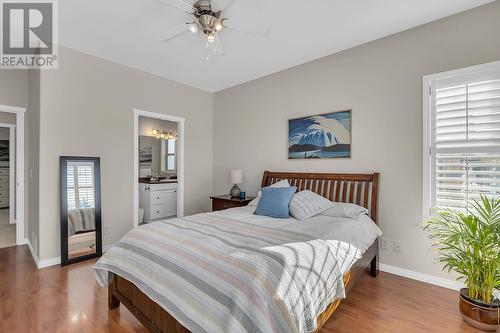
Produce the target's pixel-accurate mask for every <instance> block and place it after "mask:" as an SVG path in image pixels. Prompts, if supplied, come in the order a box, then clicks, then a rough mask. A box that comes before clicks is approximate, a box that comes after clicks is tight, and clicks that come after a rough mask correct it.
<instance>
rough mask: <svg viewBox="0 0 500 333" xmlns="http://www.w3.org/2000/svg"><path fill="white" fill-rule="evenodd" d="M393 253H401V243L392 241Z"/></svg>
mask: <svg viewBox="0 0 500 333" xmlns="http://www.w3.org/2000/svg"><path fill="white" fill-rule="evenodd" d="M394 252H398V253H402V252H403V242H401V241H397V240H395V241H394Z"/></svg>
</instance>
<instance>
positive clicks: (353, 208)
mask: <svg viewBox="0 0 500 333" xmlns="http://www.w3.org/2000/svg"><path fill="white" fill-rule="evenodd" d="M361 214H368V209H366V208H365V207H361V206H358V205H356V204H353V203H347V202H334V203H333V205H332V206H331V207H330V208H328V209H327V210H325V211H324V212H322V213H321V215H327V216H333V217H344V218H350V219H353V220H357V219H358V217H359V215H361Z"/></svg>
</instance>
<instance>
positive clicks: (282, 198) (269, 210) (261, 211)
mask: <svg viewBox="0 0 500 333" xmlns="http://www.w3.org/2000/svg"><path fill="white" fill-rule="evenodd" d="M296 191H297V188H296V187H295V186H289V187H281V188H273V187H264V188H263V189H262V195H261V197H260V200H259V203H258V204H257V209H256V210H255V215H263V216H269V217H274V218H278V219H287V218H288V217H289V213H288V211H289V206H290V201H292V197H293V194H294V193H295V192H296Z"/></svg>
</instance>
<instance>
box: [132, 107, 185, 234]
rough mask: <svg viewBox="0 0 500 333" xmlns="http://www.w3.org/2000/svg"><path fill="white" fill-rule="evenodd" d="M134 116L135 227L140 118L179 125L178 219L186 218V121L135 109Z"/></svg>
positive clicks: (136, 217) (137, 210)
mask: <svg viewBox="0 0 500 333" xmlns="http://www.w3.org/2000/svg"><path fill="white" fill-rule="evenodd" d="M132 111H133V115H134V158H133V161H134V177H133V182H134V183H133V189H134V207H133V214H134V215H133V227H134V228H137V227H138V226H139V117H147V118H153V119H160V120H167V121H171V122H176V123H177V132H178V138H179V142H178V146H177V155H176V160H177V217H183V216H184V137H185V135H184V134H185V130H184V129H185V122H186V119H185V118H182V117H177V116H171V115H167V114H163V113H156V112H150V111H144V110H139V109H133V110H132Z"/></svg>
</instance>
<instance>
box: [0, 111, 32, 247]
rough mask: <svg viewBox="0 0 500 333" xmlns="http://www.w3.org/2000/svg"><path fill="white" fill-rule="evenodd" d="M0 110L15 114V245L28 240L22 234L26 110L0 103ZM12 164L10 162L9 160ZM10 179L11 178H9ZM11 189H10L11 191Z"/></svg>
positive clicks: (23, 221)
mask: <svg viewBox="0 0 500 333" xmlns="http://www.w3.org/2000/svg"><path fill="white" fill-rule="evenodd" d="M0 112H6V113H14V114H16V125H15V128H16V131H15V132H16V135H15V143H16V167H15V169H16V176H15V178H16V180H15V186H16V194H15V197H16V201H15V206H16V218H15V220H16V245H23V244H27V243H28V240H27V238H26V237H25V235H24V231H25V225H24V224H25V219H24V113H25V112H26V108H23V107H17V106H9V105H1V104H0ZM11 138H12V129H11ZM11 165H12V162H11ZM11 179H12V178H11ZM12 190H13V189H10V191H11V193H12Z"/></svg>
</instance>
